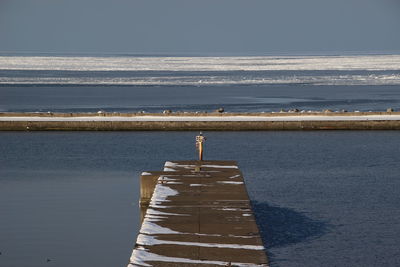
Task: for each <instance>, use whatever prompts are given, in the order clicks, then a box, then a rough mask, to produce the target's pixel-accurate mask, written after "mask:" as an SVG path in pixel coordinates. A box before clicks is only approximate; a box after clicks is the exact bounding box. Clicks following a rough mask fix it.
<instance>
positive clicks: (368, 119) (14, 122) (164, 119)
mask: <svg viewBox="0 0 400 267" xmlns="http://www.w3.org/2000/svg"><path fill="white" fill-rule="evenodd" d="M0 130H2V131H52V130H53V131H198V130H209V131H247V130H400V112H343V113H340V112H310V113H290V112H279V113H172V114H161V113H154V114H150V113H105V112H101V113H0Z"/></svg>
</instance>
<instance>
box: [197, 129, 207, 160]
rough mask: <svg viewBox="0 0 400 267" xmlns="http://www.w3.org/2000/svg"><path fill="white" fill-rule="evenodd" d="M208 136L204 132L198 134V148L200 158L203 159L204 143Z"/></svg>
mask: <svg viewBox="0 0 400 267" xmlns="http://www.w3.org/2000/svg"><path fill="white" fill-rule="evenodd" d="M205 140H206V138H205V137H204V136H203V133H202V132H200V134H199V135H198V136H196V148H197V150H198V151H199V160H200V161H202V160H203V143H204V141H205Z"/></svg>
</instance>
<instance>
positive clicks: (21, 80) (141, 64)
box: [0, 53, 400, 267]
mask: <svg viewBox="0 0 400 267" xmlns="http://www.w3.org/2000/svg"><path fill="white" fill-rule="evenodd" d="M218 108H224V110H225V112H232V113H233V112H280V111H281V110H290V109H298V110H304V111H309V110H312V111H322V110H326V109H329V110H331V111H333V112H335V111H344V110H346V111H365V112H368V111H386V110H387V109H388V108H392V109H394V110H395V111H396V110H400V55H331V56H310V55H308V56H251V57H229V56H224V57H215V56H212V57H211V56H176V55H175V56H174V55H128V54H126V55H109V54H108V55H54V54H6V53H3V54H0V112H48V111H50V112H97V111H99V110H102V111H106V112H147V113H151V112H162V111H164V110H171V111H172V112H189V111H190V112H192V111H199V112H213V111H215V110H216V109H218ZM197 134H198V133H197V132H190V131H176V132H175V131H172V132H157V131H153V132H140V131H136V132H117V131H116V132H0V266H2V267H20V266H26V267H39V266H40V267H42V266H61V267H64V266H65V267H67V266H76V267H84V266H85V267H86V266H98V267H103V266H104V267H110V266H126V265H127V264H128V262H129V257H130V254H131V252H132V249H133V247H134V244H135V240H136V235H137V233H138V230H139V227H140V222H139V221H140V216H139V206H138V199H139V176H140V173H141V172H143V171H150V170H160V169H162V167H163V164H164V162H165V161H168V160H187V159H195V158H196V152H195V142H194V141H195V136H196V135H197ZM204 134H205V135H206V137H207V141H206V145H205V159H215V160H236V161H237V162H238V165H239V167H240V169H241V170H242V172H243V175H244V177H245V180H246V185H247V189H248V193H249V196H250V199H251V201H252V205H253V208H254V211H255V215H256V219H257V223H258V225H259V228H260V230H261V232H262V238H263V241H264V245H265V248H266V251H267V254H268V256H269V259H270V265H271V267H297V266H309V267H320V266H332V267H333V266H341V267H343V266H349V267H352V266H400V253H399V251H398V244H400V223H399V222H400V209H399V208H398V207H399V205H400V194H399V192H400V179H399V177H400V169H399V162H400V146H399V140H400V132H398V131H305V132H302V131H295V132H291V131H284V132H283V131H271V132H268V131H251V132H250V131H241V132H234V131H231V132H223V131H221V132H212V131H210V132H204Z"/></svg>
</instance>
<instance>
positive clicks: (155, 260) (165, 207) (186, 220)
mask: <svg viewBox="0 0 400 267" xmlns="http://www.w3.org/2000/svg"><path fill="white" fill-rule="evenodd" d="M141 206H142V208H143V210H142V211H143V218H142V220H143V222H142V227H141V229H140V232H139V235H138V237H137V241H136V244H135V248H134V249H133V253H132V256H131V258H130V262H129V264H128V266H129V267H131V266H167V267H168V266H268V260H267V256H266V253H265V250H264V246H263V243H262V240H261V237H260V233H259V230H258V227H257V224H256V221H255V217H254V214H253V212H252V208H251V204H250V200H249V197H248V194H247V191H246V187H245V184H244V179H243V176H242V173H241V172H240V170H239V169H238V166H237V164H236V162H234V161H174V162H170V161H168V162H166V163H165V168H164V170H163V171H158V172H144V173H142V176H141Z"/></svg>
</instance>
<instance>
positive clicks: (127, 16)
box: [0, 0, 400, 55]
mask: <svg viewBox="0 0 400 267" xmlns="http://www.w3.org/2000/svg"><path fill="white" fill-rule="evenodd" d="M0 52H45V53H121V54H123V53H131V54H135V53H137V54H210V55H218V54H221V55H224V54H229V55H274V54H332V53H333V54H345V53H400V0H335V1H332V0H0Z"/></svg>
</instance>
